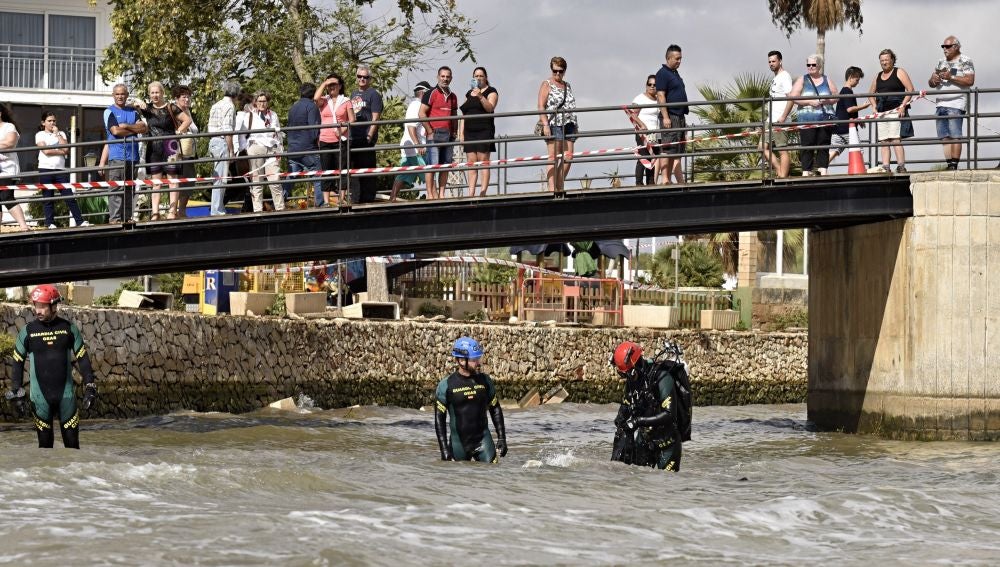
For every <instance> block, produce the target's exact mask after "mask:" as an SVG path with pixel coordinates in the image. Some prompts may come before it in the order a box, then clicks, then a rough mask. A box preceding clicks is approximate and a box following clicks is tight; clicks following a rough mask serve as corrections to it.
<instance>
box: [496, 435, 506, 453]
mask: <svg viewBox="0 0 1000 567" xmlns="http://www.w3.org/2000/svg"><path fill="white" fill-rule="evenodd" d="M497 453H498V454H499V455H500V456H501V457H506V456H507V437H505V436H504V437H500V438H499V439H498V440H497Z"/></svg>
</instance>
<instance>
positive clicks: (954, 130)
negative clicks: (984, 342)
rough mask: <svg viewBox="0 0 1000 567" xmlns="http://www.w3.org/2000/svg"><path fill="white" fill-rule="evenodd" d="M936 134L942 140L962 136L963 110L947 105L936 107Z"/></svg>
mask: <svg viewBox="0 0 1000 567" xmlns="http://www.w3.org/2000/svg"><path fill="white" fill-rule="evenodd" d="M937 116H938V119H937V123H936V124H937V136H938V138H940V139H942V140H946V139H953V140H954V139H958V138H961V137H962V122H963V121H964V118H962V117H963V116H965V111H964V110H962V109H959V108H950V107H947V106H939V107H937Z"/></svg>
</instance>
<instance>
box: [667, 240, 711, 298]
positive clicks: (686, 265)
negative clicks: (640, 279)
mask: <svg viewBox="0 0 1000 567" xmlns="http://www.w3.org/2000/svg"><path fill="white" fill-rule="evenodd" d="M676 246H677V245H676V244H675V245H673V246H668V247H664V248H660V249H659V250H657V251H656V254H654V255H653V259H652V269H651V270H650V272H651V274H650V275H651V279H652V280H653V282H654V283H656V285H658V286H660V287H664V288H672V287H674V281H675V280H674V274H675V271H674V260H673V258H672V257H671V255H672V254H671V251H672V250H673V249H674V248H675V247H676ZM680 250H681V252H680V258H679V259H678V261H677V264H678V267H679V270H678V271H677V272H676V273H677V274H679V277H678V278H677V280H678V281H677V285H678V286H680V287H720V286H721V285H722V283H723V282H724V281H725V278H724V277H723V271H722V262H721V261H720V259H719V257H718V255H716V254H713V253H712V251H711V250H709V248H708V247H707V246H706V245H704V244H703V243H700V242H691V241H687V242H684V243H683V244H681V245H680Z"/></svg>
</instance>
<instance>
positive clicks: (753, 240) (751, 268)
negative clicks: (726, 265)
mask: <svg viewBox="0 0 1000 567" xmlns="http://www.w3.org/2000/svg"><path fill="white" fill-rule="evenodd" d="M759 246H760V244H759V241H758V240H757V233H756V232H741V233H740V241H739V247H740V249H739V258H738V260H737V261H738V264H739V265H738V266H737V270H736V272H737V274H736V287H744V288H750V287H754V286H755V285H757V249H758V248H759Z"/></svg>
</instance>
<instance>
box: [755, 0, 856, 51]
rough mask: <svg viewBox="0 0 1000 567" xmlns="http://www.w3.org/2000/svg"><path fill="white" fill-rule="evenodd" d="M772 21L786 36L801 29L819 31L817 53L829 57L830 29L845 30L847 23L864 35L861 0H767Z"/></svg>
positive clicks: (817, 34)
mask: <svg viewBox="0 0 1000 567" xmlns="http://www.w3.org/2000/svg"><path fill="white" fill-rule="evenodd" d="M767 8H768V10H770V11H771V21H773V22H774V25H776V26H778V28H779V29H781V30H782V31H784V32H785V35H786V36H788V37H791V35H792V33H794V32H795V31H797V30H798V29H799V28H801V27H802V26H805V27H807V28H809V29H814V30H816V53H818V54H820V55H821V56H823V58H824V59H825V58H826V32H827V30H833V29H843V27H844V24H847V25H848V26H850V27H851V28H853V29H856V30H858V33H859V34H860V33H861V24H862V23H863V22H864V18H863V17H862V16H861V0H767Z"/></svg>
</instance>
